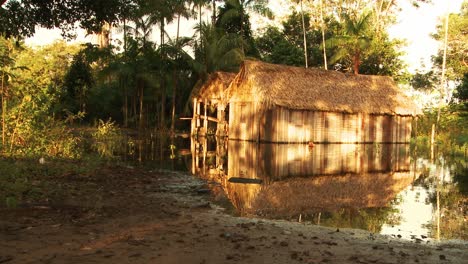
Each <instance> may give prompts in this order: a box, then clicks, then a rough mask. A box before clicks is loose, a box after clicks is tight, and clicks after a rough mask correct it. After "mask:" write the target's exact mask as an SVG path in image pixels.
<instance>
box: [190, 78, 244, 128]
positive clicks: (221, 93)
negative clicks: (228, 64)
mask: <svg viewBox="0 0 468 264" xmlns="http://www.w3.org/2000/svg"><path fill="white" fill-rule="evenodd" d="M234 77H235V74H234V73H230V72H215V73H212V74H210V76H208V79H207V80H206V82H205V83H204V84H203V85H202V86H201V87H200V90H199V91H198V92H197V93H196V94H197V95H196V96H194V98H193V119H192V135H193V134H195V133H197V132H200V131H199V130H200V128H201V122H200V120H201V119H203V120H204V121H203V127H202V129H201V131H202V132H203V133H206V132H207V129H208V121H213V122H216V123H218V125H217V127H218V129H217V133H218V134H219V133H222V132H224V131H226V129H225V127H226V126H227V122H226V120H225V109H226V102H227V97H226V94H225V91H226V90H227V88H228V86H229V85H230V84H231V82H232V80H233V79H234ZM202 105H203V112H202V109H201V106H202ZM209 106H212V107H214V108H216V109H217V114H216V117H210V116H208V107H209Z"/></svg>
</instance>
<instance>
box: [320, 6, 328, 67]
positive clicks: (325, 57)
mask: <svg viewBox="0 0 468 264" xmlns="http://www.w3.org/2000/svg"><path fill="white" fill-rule="evenodd" d="M320 24H321V26H320V27H321V29H322V46H323V65H324V68H325V70H328V63H327V47H326V46H325V23H324V21H323V0H320Z"/></svg>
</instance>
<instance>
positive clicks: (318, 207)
mask: <svg viewBox="0 0 468 264" xmlns="http://www.w3.org/2000/svg"><path fill="white" fill-rule="evenodd" d="M129 142H134V143H132V144H133V145H132V144H130V147H128V146H127V150H126V155H124V156H125V159H126V160H127V161H128V162H137V163H144V164H146V165H151V166H152V167H155V168H163V169H172V170H182V171H189V172H191V173H193V174H196V175H198V176H200V177H202V178H204V179H207V180H209V181H212V182H216V183H217V185H218V186H221V187H222V189H223V190H224V192H225V194H226V196H227V197H228V198H229V200H230V201H231V203H232V205H233V206H234V207H235V208H236V210H237V212H238V214H239V215H243V216H254V217H262V218H274V219H286V220H291V221H304V222H307V223H312V224H317V225H324V226H331V227H336V228H359V229H364V230H369V231H370V232H373V233H380V234H387V235H392V236H397V237H401V238H403V239H412V240H416V241H418V242H424V241H426V240H431V239H463V240H468V166H467V160H466V157H459V158H457V159H455V158H451V159H444V158H443V157H438V158H437V159H435V160H434V161H432V162H430V161H429V160H428V159H426V158H424V157H418V156H415V155H413V154H412V152H414V151H412V150H411V149H410V145H409V144H316V145H313V146H309V145H307V144H258V143H252V142H243V141H227V140H225V141H222V142H216V141H215V140H206V139H201V140H200V141H192V142H191V141H190V139H186V138H185V139H181V138H179V139H177V140H175V141H171V140H169V139H166V140H162V141H161V139H156V138H150V139H145V140H140V141H137V140H135V139H132V138H129Z"/></svg>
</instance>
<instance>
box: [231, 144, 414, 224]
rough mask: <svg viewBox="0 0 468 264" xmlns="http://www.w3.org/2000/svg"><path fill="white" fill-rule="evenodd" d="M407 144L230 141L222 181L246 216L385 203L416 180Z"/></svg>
mask: <svg viewBox="0 0 468 264" xmlns="http://www.w3.org/2000/svg"><path fill="white" fill-rule="evenodd" d="M409 170H410V159H409V146H408V145H407V144H383V145H378V146H374V145H362V144H357V145H355V144H324V145H316V146H315V147H314V148H308V147H307V146H304V145H300V144H255V143H250V142H240V141H230V142H229V159H228V175H227V179H229V178H232V177H235V178H237V177H241V178H250V179H261V180H262V182H263V183H262V184H248V183H238V182H231V181H229V180H226V181H225V182H224V183H223V184H224V186H225V189H226V193H227V195H228V197H229V198H230V200H231V201H232V202H233V204H234V206H235V207H236V208H238V209H239V210H240V211H241V212H243V213H247V214H249V213H250V214H266V215H269V216H278V217H279V216H289V215H294V214H299V213H314V212H319V211H327V210H334V209H339V208H370V207H384V206H386V205H387V204H388V203H389V202H390V201H391V200H392V199H393V198H395V196H396V194H397V193H398V192H400V191H401V190H403V189H404V188H405V187H407V186H408V185H409V184H410V183H411V182H412V181H413V180H414V178H413V175H412V174H411V173H410V172H409Z"/></svg>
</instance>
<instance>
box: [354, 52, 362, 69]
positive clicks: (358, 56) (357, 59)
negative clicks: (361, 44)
mask: <svg viewBox="0 0 468 264" xmlns="http://www.w3.org/2000/svg"><path fill="white" fill-rule="evenodd" d="M360 64H361V52H360V51H357V52H356V53H355V54H354V56H353V72H354V74H356V75H358V74H359V65H360Z"/></svg>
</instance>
